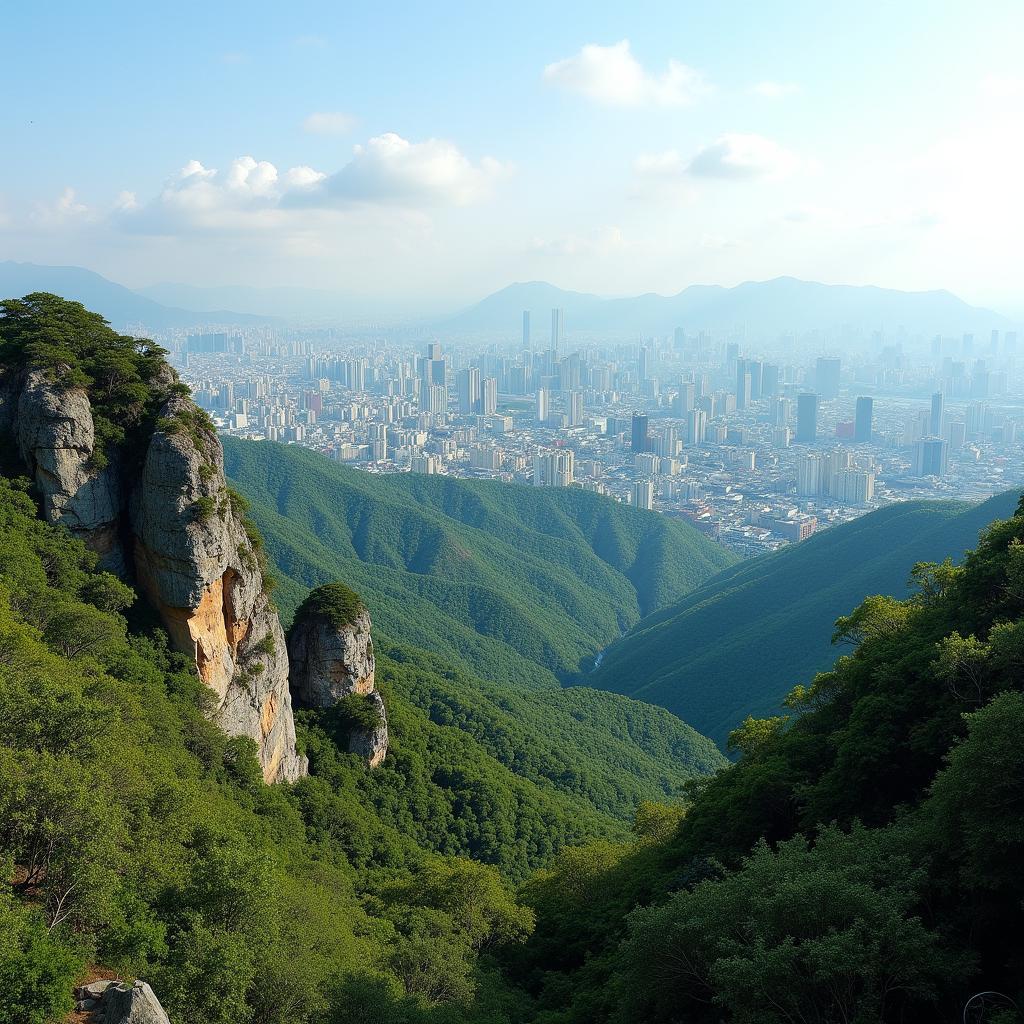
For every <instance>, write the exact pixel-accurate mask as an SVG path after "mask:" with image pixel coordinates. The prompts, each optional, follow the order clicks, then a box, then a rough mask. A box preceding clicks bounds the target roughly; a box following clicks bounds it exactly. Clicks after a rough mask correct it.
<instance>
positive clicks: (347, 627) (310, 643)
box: [288, 583, 388, 768]
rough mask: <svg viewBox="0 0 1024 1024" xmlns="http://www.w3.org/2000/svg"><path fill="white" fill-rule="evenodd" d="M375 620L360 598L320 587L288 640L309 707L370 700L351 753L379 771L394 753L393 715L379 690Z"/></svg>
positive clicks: (334, 586)
mask: <svg viewBox="0 0 1024 1024" xmlns="http://www.w3.org/2000/svg"><path fill="white" fill-rule="evenodd" d="M370 627H371V624H370V616H369V614H368V613H367V611H366V609H365V608H364V607H363V605H362V602H361V601H360V600H359V597H358V596H357V595H356V594H354V593H353V592H352V591H351V590H349V589H348V587H346V586H344V584H341V583H331V584H328V585H327V586H323V587H317V588H316V589H315V590H313V591H312V592H311V593H310V594H309V596H308V597H307V598H306V600H305V601H304V602H303V604H302V605H301V607H300V608H299V610H298V611H297V612H296V614H295V622H294V624H293V625H292V628H291V632H290V634H289V637H288V656H289V661H290V662H291V686H292V692H293V693H294V695H295V699H296V701H298V702H299V703H300V704H303V705H305V706H307V707H315V708H327V707H333V706H334V705H335V704H337V703H338V701H341V700H346V699H348V698H358V697H362V698H365V705H364V706H363V707H362V708H361V709H360V711H361V714H360V715H359V716H358V719H357V720H356V721H355V722H354V723H353V728H352V731H351V733H350V736H349V751H350V752H351V753H354V754H359V756H360V757H363V758H364V759H365V760H366V763H367V764H368V765H369V766H370V767H371V768H375V767H376V766H377V765H378V764H380V763H381V761H383V760H384V757H385V755H386V754H387V748H388V726H387V714H386V712H385V708H384V701H383V699H382V698H381V695H380V694H379V693H378V692H377V691H376V689H375V688H374V657H373V641H372V640H371V639H370Z"/></svg>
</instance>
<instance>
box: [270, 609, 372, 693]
mask: <svg viewBox="0 0 1024 1024" xmlns="http://www.w3.org/2000/svg"><path fill="white" fill-rule="evenodd" d="M288 657H289V660H290V662H291V681H292V693H294V694H295V699H296V700H297V701H299V703H301V704H304V705H306V706H307V707H313V708H329V707H331V706H332V705H333V704H336V703H337V702H338V701H339V700H340V699H341V698H342V697H346V696H348V695H349V694H350V693H359V694H367V693H372V692H373V684H374V660H373V641H372V640H371V639H370V616H369V614H368V613H367V611H366V609H365V608H364V609H362V610H360V612H359V613H358V614H357V615H356V616H355V617H354V618H353V619H352V621H351V622H344V623H340V624H338V623H335V622H332V621H331V620H330V619H329V618H328V617H327V616H326V615H322V614H315V613H314V614H310V615H305V616H301V617H299V618H297V620H296V622H295V625H294V626H293V627H292V631H291V635H290V636H289V638H288Z"/></svg>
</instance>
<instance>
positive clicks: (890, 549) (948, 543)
mask: <svg viewBox="0 0 1024 1024" xmlns="http://www.w3.org/2000/svg"><path fill="white" fill-rule="evenodd" d="M1015 504H1016V494H1015V493H1012V492H1008V493H1006V494H1003V495H999V496H997V497H995V498H992V499H990V500H989V501H987V502H984V503H983V504H981V505H977V506H969V505H966V504H963V503H960V502H920V501H915V502H906V503H903V504H899V505H892V506H890V507H888V508H884V509H881V510H879V511H878V512H872V513H870V514H869V515H866V516H862V517H861V518H859V519H857V520H855V521H854V522H852V523H847V524H845V525H843V526H838V527H835V528H833V529H830V530H827V531H825V532H824V533H821V534H819V535H817V536H815V537H812V538H811V539H810V540H807V541H805V542H804V543H802V544H799V545H794V546H792V547H788V548H785V549H783V550H782V551H780V552H777V553H775V554H771V555H767V556H765V557H762V558H757V559H752V560H751V561H748V562H744V563H741V564H740V565H737V566H733V567H732V568H730V569H727V570H725V571H724V572H722V573H721V574H719V575H718V576H716V577H715V578H714V579H713V580H711V581H709V582H708V583H707V584H706V585H705V586H703V587H701V588H699V589H698V590H696V591H694V592H693V593H691V594H688V595H687V596H686V597H684V598H683V599H682V600H680V601H678V602H676V603H675V604H674V605H672V606H671V607H668V608H665V609H663V610H662V611H660V612H657V613H656V614H654V615H652V616H649V617H648V618H646V619H644V620H643V621H642V622H641V623H639V624H638V625H637V626H636V627H635V628H634V629H633V630H632V631H631V632H630V633H628V634H627V635H626V636H625V637H623V638H622V639H621V640H619V641H618V642H616V643H614V644H612V645H611V646H610V647H609V648H608V650H607V651H606V652H605V655H604V657H603V658H602V660H601V665H600V668H599V669H598V670H597V671H596V672H594V673H593V674H592V675H588V676H586V677H585V679H586V682H587V683H588V685H591V686H596V687H599V688H602V689H609V690H615V691H616V692H618V693H625V694H629V695H630V696H633V697H637V698H639V699H640V700H645V701H650V702H651V703H653V704H660V705H661V706H662V707H666V708H668V709H669V710H671V711H673V712H674V713H675V714H677V715H679V716H680V717H681V718H683V719H685V720H686V721H687V722H689V723H690V724H692V725H693V726H694V728H696V729H697V730H699V731H700V732H702V733H705V734H706V735H709V736H711V737H712V738H713V739H715V740H717V741H718V742H720V743H723V742H724V741H725V738H726V736H727V735H728V733H729V730H731V729H733V728H735V727H736V726H737V725H738V724H739V723H740V722H741V721H742V719H743V718H744V717H745V716H746V715H748V714H752V715H755V716H757V715H762V714H774V713H777V710H778V707H779V704H780V702H781V700H782V698H783V697H784V696H785V695H786V693H787V692H788V691H789V690H790V689H791V688H792V686H793V685H794V684H796V683H797V682H800V681H801V680H803V679H809V678H810V677H811V676H813V675H814V673H815V672H818V671H823V670H824V669H826V668H827V667H828V666H829V665H830V664H831V663H832V661H833V660H834V659H835V657H836V650H835V648H834V647H832V646H831V645H830V643H829V637H830V636H831V633H832V624H833V623H834V622H835V620H836V619H837V618H838V617H839V616H840V615H843V614H845V613H846V612H847V611H848V610H849V609H850V608H851V607H853V606H854V605H855V604H856V603H857V602H858V601H859V600H860V599H861V598H862V597H863V596H864V595H866V594H877V593H883V594H891V595H893V596H903V595H904V594H905V593H906V583H907V579H908V577H909V574H910V570H911V567H912V566H913V564H914V563H915V562H919V561H941V560H942V559H943V558H945V557H947V556H951V557H953V558H954V559H959V558H960V557H961V556H962V555H963V553H964V551H965V550H967V549H968V548H971V547H974V545H975V543H976V542H977V539H978V532H979V531H980V530H981V529H982V528H983V527H984V526H985V525H986V524H987V523H989V522H990V521H991V520H992V519H994V518H997V517H1002V516H1006V515H1009V514H1011V513H1012V511H1013V508H1014V506H1015Z"/></svg>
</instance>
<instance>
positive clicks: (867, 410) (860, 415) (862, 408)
mask: <svg viewBox="0 0 1024 1024" xmlns="http://www.w3.org/2000/svg"><path fill="white" fill-rule="evenodd" d="M873 411H874V402H873V400H872V399H870V398H858V399H857V412H856V413H855V414H854V418H853V439H854V441H856V442H857V444H866V443H867V442H868V441H870V440H871V417H872V413H873Z"/></svg>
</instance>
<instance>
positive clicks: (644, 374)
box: [638, 345, 651, 381]
mask: <svg viewBox="0 0 1024 1024" xmlns="http://www.w3.org/2000/svg"><path fill="white" fill-rule="evenodd" d="M638 366H639V370H640V380H642V381H644V380H650V377H651V350H650V348H649V347H648V346H647V345H641V346H640V359H639V363H638Z"/></svg>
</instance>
